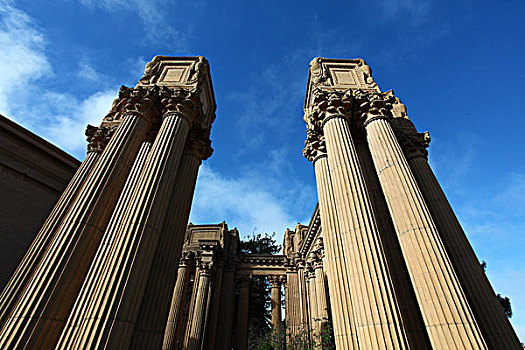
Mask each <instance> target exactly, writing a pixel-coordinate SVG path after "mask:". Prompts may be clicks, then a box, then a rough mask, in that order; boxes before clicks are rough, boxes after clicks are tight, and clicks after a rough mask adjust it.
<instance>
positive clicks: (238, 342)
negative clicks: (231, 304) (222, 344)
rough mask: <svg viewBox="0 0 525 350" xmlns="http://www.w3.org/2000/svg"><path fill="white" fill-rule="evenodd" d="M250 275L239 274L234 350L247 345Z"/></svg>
mask: <svg viewBox="0 0 525 350" xmlns="http://www.w3.org/2000/svg"><path fill="white" fill-rule="evenodd" d="M251 282H252V279H251V276H240V277H239V278H238V284H239V307H238V308H237V334H236V336H235V347H234V349H235V350H245V349H246V347H247V345H248V317H249V307H250V284H251Z"/></svg>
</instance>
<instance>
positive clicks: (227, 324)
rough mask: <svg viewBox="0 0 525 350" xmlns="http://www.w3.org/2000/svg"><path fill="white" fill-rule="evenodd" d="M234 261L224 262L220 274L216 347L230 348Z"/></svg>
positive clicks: (233, 297) (222, 349)
mask: <svg viewBox="0 0 525 350" xmlns="http://www.w3.org/2000/svg"><path fill="white" fill-rule="evenodd" d="M234 304H235V262H234V261H232V260H229V261H227V262H226V264H225V266H224V270H223V276H222V293H221V308H220V313H219V322H218V324H217V334H220V336H219V337H218V338H217V340H216V344H217V349H219V350H230V349H231V348H232V334H233V316H234V315H233V312H234V308H235V305H234Z"/></svg>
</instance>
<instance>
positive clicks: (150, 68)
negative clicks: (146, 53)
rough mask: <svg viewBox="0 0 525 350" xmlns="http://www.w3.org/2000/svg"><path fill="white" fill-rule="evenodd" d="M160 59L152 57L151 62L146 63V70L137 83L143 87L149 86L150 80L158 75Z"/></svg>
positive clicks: (159, 57)
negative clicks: (143, 85)
mask: <svg viewBox="0 0 525 350" xmlns="http://www.w3.org/2000/svg"><path fill="white" fill-rule="evenodd" d="M161 58H162V57H161V56H155V57H153V59H152V60H151V62H148V63H147V64H146V68H145V69H144V75H143V76H142V78H140V80H139V83H142V84H145V85H147V84H150V82H151V78H153V77H154V76H156V75H158V70H159V67H160V61H161Z"/></svg>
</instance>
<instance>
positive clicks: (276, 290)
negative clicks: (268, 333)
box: [269, 276, 282, 330]
mask: <svg viewBox="0 0 525 350" xmlns="http://www.w3.org/2000/svg"><path fill="white" fill-rule="evenodd" d="M269 281H270V285H271V311H272V319H271V323H272V329H273V330H279V328H280V326H281V320H282V318H281V317H282V316H281V279H280V278H279V277H278V276H270V278H269Z"/></svg>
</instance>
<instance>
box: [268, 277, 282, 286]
mask: <svg viewBox="0 0 525 350" xmlns="http://www.w3.org/2000/svg"><path fill="white" fill-rule="evenodd" d="M268 282H269V283H270V285H271V286H272V288H280V287H281V284H282V283H283V276H278V275H269V276H268Z"/></svg>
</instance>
